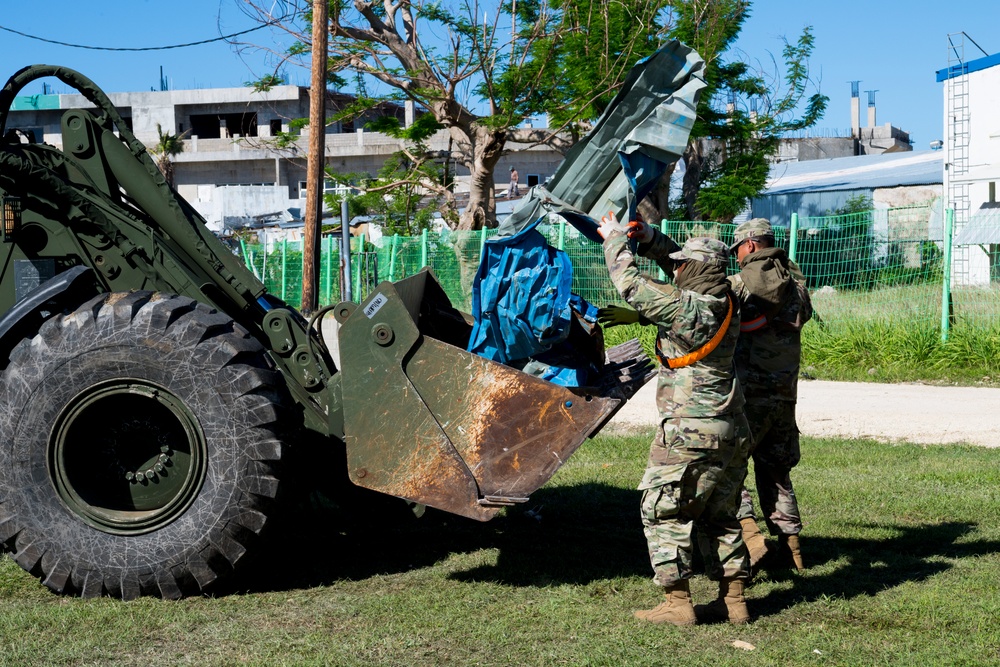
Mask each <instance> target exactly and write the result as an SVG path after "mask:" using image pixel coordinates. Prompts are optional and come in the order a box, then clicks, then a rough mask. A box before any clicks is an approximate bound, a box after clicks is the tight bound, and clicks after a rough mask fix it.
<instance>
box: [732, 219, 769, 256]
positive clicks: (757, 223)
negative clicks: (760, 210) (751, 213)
mask: <svg viewBox="0 0 1000 667" xmlns="http://www.w3.org/2000/svg"><path fill="white" fill-rule="evenodd" d="M763 237H767V238H769V239H771V241H772V242H773V241H774V230H773V229H772V228H771V223H770V222H768V220H767V219H766V218H754V219H753V220H747V221H746V222H743V223H740V225H739V226H738V227H737V228H736V230H735V231H734V232H733V244H732V245H731V246H729V250H730V251H731V252H736V246H738V245H739V244H741V243H743V242H744V241H746V240H747V239H759V238H763Z"/></svg>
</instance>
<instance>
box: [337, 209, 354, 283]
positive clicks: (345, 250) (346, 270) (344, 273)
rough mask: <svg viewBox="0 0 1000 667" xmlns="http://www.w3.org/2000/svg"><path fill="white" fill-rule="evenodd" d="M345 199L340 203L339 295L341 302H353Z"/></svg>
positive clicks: (349, 232) (348, 224) (349, 240)
mask: <svg viewBox="0 0 1000 667" xmlns="http://www.w3.org/2000/svg"><path fill="white" fill-rule="evenodd" d="M347 216H348V210H347V197H344V199H343V201H341V202H340V231H341V235H340V289H341V290H342V292H341V294H340V300H341V301H353V300H354V294H353V293H352V292H351V223H350V220H349V219H348V217H347Z"/></svg>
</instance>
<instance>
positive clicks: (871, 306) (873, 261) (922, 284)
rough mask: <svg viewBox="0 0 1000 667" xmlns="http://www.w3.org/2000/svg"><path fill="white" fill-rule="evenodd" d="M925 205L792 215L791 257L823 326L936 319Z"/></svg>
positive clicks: (937, 246)
mask: <svg viewBox="0 0 1000 667" xmlns="http://www.w3.org/2000/svg"><path fill="white" fill-rule="evenodd" d="M931 218H932V209H931V207H929V206H915V207H907V208H894V209H880V210H873V211H863V212H859V213H851V214H847V215H833V216H824V217H805V218H801V219H800V220H799V224H798V230H797V238H796V256H795V259H796V261H797V262H798V264H799V266H800V267H801V269H802V272H803V273H804V274H805V276H806V281H807V285H808V287H809V289H810V293H811V295H812V301H813V307H814V309H815V311H816V312H817V313H819V314H820V317H821V318H822V320H823V321H824V322H826V323H827V324H828V325H841V324H848V323H850V324H870V323H874V322H877V323H879V324H881V325H888V326H896V325H903V324H905V325H914V324H922V325H930V326H937V325H938V324H939V323H940V320H941V301H942V280H943V275H944V274H943V271H944V252H943V249H942V247H941V243H940V242H935V241H933V240H932V237H933V235H932V234H931Z"/></svg>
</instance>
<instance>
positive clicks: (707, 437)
mask: <svg viewBox="0 0 1000 667" xmlns="http://www.w3.org/2000/svg"><path fill="white" fill-rule="evenodd" d="M640 251H641V252H642V253H643V254H644V255H646V256H647V257H649V258H651V259H653V260H654V261H655V262H657V264H659V265H660V267H661V268H663V270H664V271H665V272H666V273H667V274H668V275H671V274H672V273H673V262H672V261H671V260H670V254H671V253H676V252H677V251H678V246H677V244H676V243H674V242H673V241H672V240H671V239H670V238H669V237H666V236H664V235H663V234H661V233H659V232H658V231H656V230H654V234H653V239H652V241H650V242H649V243H646V244H642V246H641V247H640ZM604 257H605V261H606V262H607V265H608V271H609V273H610V274H611V279H612V281H613V282H614V284H615V287H617V288H618V291H619V293H621V295H622V297H623V298H624V299H625V300H626V301H627V302H628V303H629V305H631V306H632V307H633V308H635V310H637V311H638V312H639V314H640V315H641V316H642V317H644V318H646V319H647V320H649V321H650V322H652V323H653V324H655V325H656V326H657V329H658V330H657V345H658V347H659V349H660V351H661V352H662V354H664V355H665V356H667V357H669V358H674V357H680V356H683V355H685V354H688V353H690V352H691V351H693V350H696V349H698V348H700V347H701V346H703V345H705V343H706V342H708V341H709V340H710V339H711V338H712V337H713V336H714V335H715V334H716V332H717V331H718V330H719V328H720V326H721V324H722V322H723V320H724V319H725V317H726V313H727V312H728V310H729V299H728V298H727V297H713V296H707V295H703V294H699V293H697V292H692V291H688V290H681V289H678V287H677V286H676V285H674V284H672V283H670V282H660V281H656V280H653V279H651V278H649V277H648V276H645V275H643V274H641V273H640V272H639V271H638V269H637V268H636V266H635V257H634V255H633V254H632V251H631V250H630V249H629V247H628V244H627V242H626V239H625V236H624V235H623V234H619V233H612V234H610V235H609V237H608V238H607V239H606V240H605V242H604ZM692 261H693V260H692ZM738 306H739V304H738V303H737V304H736V305H735V306H734V315H733V321H732V323H731V324H730V326H729V328H728V329H727V331H726V334H725V335H724V337H723V339H722V341H721V342H720V343H719V345H718V346H717V347H716V348H715V349H714V350H713V351H712V352H711V353H710V354H709V355H708V356H707V357H705V358H704V359H701V360H699V361H697V362H695V363H693V364H691V365H690V366H685V367H682V368H676V369H671V368H668V367H666V366H664V365H661V366H660V369H659V377H658V380H657V394H656V404H657V408H658V410H659V412H660V418H661V426H660V428H659V430H658V433H657V436H656V438H655V439H654V440H653V443H652V445H651V446H650V453H649V462H648V466H647V469H646V473H645V475H644V476H643V479H642V482H641V483H640V485H639V489H640V490H641V491H642V492H643V494H642V504H641V511H642V522H643V527H644V533H645V535H646V542H647V544H648V546H649V558H650V563H651V565H652V566H653V572H654V577H653V581H654V582H655V583H657V584H658V585H660V586H670V585H672V584H673V583H675V582H677V581H678V580H681V579H687V578H690V577H691V576H692V574H693V572H692V563H693V559H694V544H693V542H694V541H695V540H697V542H698V549H699V551H700V552H701V554H702V555H703V557H704V561H705V568H706V572H707V574H708V576H709V577H712V578H713V579H719V578H723V577H733V578H743V579H745V578H747V577H748V576H749V569H748V568H749V557H748V555H747V550H746V545H745V544H744V543H743V534H742V531H741V530H740V524H739V521H738V520H737V519H736V510H737V506H738V504H739V491H740V488H741V486H742V484H743V480H744V478H745V477H746V470H747V456H748V454H749V448H750V444H751V439H750V429H749V426H748V425H747V422H746V418H745V417H744V415H743V413H742V407H743V392H742V391H740V386H739V382H738V380H737V379H736V373H735V368H734V364H733V354H734V351H735V348H736V339H737V337H738V336H739V327H738V326H736V322H737V321H738ZM695 529H697V530H695Z"/></svg>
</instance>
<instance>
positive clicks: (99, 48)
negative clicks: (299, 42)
mask: <svg viewBox="0 0 1000 667" xmlns="http://www.w3.org/2000/svg"><path fill="white" fill-rule="evenodd" d="M275 23H276V21H269V22H267V23H265V24H264V25H259V26H257V27H256V28H250V29H249V30H243V31H241V32H234V33H232V34H229V35H223V36H221V37H215V38H213V39H203V40H201V41H199V42H188V43H187V44H171V45H170V46H142V47H132V48H130V47H112V46H87V45H85V44H70V43H69V42H59V41H56V40H54V39H45V38H44V37H39V36H37V35H29V34H28V33H26V32H21V31H19V30H14V29H13V28H8V27H6V26H2V25H0V30H4V31H6V32H11V33H14V34H15V35H20V36H21V37H27V38H28V39H34V40H37V41H39V42H47V43H48V44H57V45H59V46H68V47H70V48H73V49H90V50H92V51H165V50H167V49H183V48H185V47H188V46H198V45H200V44H211V43H212V42H221V41H223V40H226V39H232V38H233V37H239V36H240V35H245V34H247V33H250V32H254V31H256V30H261V29H263V28H269V27H271V26H272V25H274V24H275Z"/></svg>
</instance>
